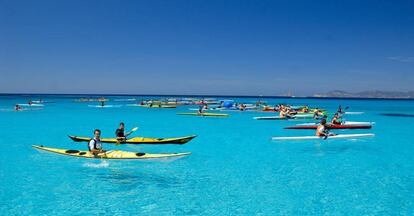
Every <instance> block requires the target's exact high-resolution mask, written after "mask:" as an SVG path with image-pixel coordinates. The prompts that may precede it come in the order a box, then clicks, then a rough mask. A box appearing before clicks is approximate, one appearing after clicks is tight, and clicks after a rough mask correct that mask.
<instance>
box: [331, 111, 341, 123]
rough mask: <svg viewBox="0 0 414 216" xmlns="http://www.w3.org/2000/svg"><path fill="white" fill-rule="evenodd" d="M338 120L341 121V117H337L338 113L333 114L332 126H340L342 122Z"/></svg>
mask: <svg viewBox="0 0 414 216" xmlns="http://www.w3.org/2000/svg"><path fill="white" fill-rule="evenodd" d="M340 119H341V116H339V113H335V115H334V116H333V118H332V124H335V125H341V124H342V122H341V120H340Z"/></svg>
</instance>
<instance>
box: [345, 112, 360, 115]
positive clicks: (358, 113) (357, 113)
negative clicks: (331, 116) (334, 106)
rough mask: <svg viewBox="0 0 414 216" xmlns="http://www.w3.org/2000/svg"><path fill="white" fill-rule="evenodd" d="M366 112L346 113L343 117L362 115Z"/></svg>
mask: <svg viewBox="0 0 414 216" xmlns="http://www.w3.org/2000/svg"><path fill="white" fill-rule="evenodd" d="M362 114H364V112H344V113H342V115H362Z"/></svg>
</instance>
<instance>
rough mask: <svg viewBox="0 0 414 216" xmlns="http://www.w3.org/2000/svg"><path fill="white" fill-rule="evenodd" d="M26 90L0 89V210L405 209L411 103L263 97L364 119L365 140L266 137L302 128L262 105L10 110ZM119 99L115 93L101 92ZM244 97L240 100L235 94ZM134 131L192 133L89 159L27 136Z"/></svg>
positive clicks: (63, 140)
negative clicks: (213, 110) (222, 112)
mask: <svg viewBox="0 0 414 216" xmlns="http://www.w3.org/2000/svg"><path fill="white" fill-rule="evenodd" d="M27 98H28V97H27V96H0V109H1V110H2V111H0V119H1V121H0V131H1V136H0V179H1V182H0V212H1V215H68V214H70V215H82V214H100V215H104V214H108V215H137V214H149V215H321V214H326V215H413V214H414V172H413V170H414V157H413V153H414V140H413V138H412V135H413V132H414V123H413V120H414V118H404V117H387V116H380V115H378V114H379V113H390V112H398V113H408V114H414V101H402V100H394V101H391V100H316V99H265V100H266V101H267V102H268V103H272V104H273V103H280V102H287V103H291V104H298V105H299V104H309V105H312V106H316V105H317V106H319V107H323V108H327V109H329V110H332V111H333V110H335V109H336V107H337V106H338V105H339V104H342V105H343V106H350V107H351V108H350V110H349V111H362V112H365V114H364V115H353V116H348V117H347V118H346V119H347V120H353V121H374V122H376V125H375V126H374V128H373V129H372V130H352V131H337V132H338V133H375V134H376V136H375V137H374V138H366V139H355V140H329V139H328V140H326V141H286V142H280V141H279V142H275V141H271V140H270V138H271V137H272V136H300V135H312V134H313V133H314V131H303V130H297V131H295V130H284V129H283V127H285V126H288V125H293V124H296V123H300V122H297V121H257V120H253V119H252V117H254V116H264V115H274V114H272V113H252V112H245V113H236V112H232V113H230V114H231V116H230V117H228V118H205V117H193V116H178V115H176V113H177V112H188V108H189V107H188V106H183V107H179V108H177V109H145V108H139V107H128V106H125V104H128V103H132V102H113V101H111V102H108V104H120V105H124V106H122V107H119V108H105V109H99V108H92V107H88V105H91V104H97V103H75V102H73V99H75V97H70V96H61V97H49V98H46V97H44V98H43V99H44V100H49V101H55V102H56V103H54V104H46V105H45V107H44V109H43V110H39V111H27V112H12V111H7V110H4V109H9V108H12V107H13V105H14V104H15V103H24V102H26V101H27ZM110 98H111V99H115V98H128V97H127V96H124V97H110ZM236 100H238V101H242V102H254V99H251V98H239V99H237V98H236ZM120 121H124V122H125V123H126V126H127V129H128V128H129V129H130V128H132V127H134V126H138V127H139V128H140V129H139V130H138V131H137V132H136V133H135V134H134V135H137V136H147V137H175V136H185V135H192V134H196V135H198V137H197V138H196V139H194V140H193V141H191V142H189V143H187V144H185V145H163V146H149V145H138V146H131V145H123V146H113V145H110V144H106V145H105V148H109V149H110V148H114V147H115V148H120V149H122V150H128V151H141V152H148V153H172V152H187V151H191V152H192V155H190V156H188V157H185V158H180V159H178V160H171V159H169V160H156V161H128V162H127V161H109V162H105V161H100V160H87V159H82V158H74V157H65V156H60V155H55V154H51V153H44V152H39V151H37V150H35V149H32V148H31V145H32V144H41V145H44V146H49V147H56V148H68V149H86V143H74V142H72V141H71V140H70V139H69V138H67V137H66V135H69V134H71V135H79V136H91V134H92V131H93V129H95V128H100V129H101V130H102V132H103V134H102V136H104V137H112V136H113V135H114V130H115V129H116V127H117V125H118V123H119V122H120Z"/></svg>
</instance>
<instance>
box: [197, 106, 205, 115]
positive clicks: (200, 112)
mask: <svg viewBox="0 0 414 216" xmlns="http://www.w3.org/2000/svg"><path fill="white" fill-rule="evenodd" d="M203 109H204V106H199V107H198V114H202V113H203Z"/></svg>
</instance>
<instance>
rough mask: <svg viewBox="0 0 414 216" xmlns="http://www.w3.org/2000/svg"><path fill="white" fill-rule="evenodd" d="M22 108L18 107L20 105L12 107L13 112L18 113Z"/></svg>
mask: <svg viewBox="0 0 414 216" xmlns="http://www.w3.org/2000/svg"><path fill="white" fill-rule="evenodd" d="M21 109H22V108H21V107H20V105H19V104H16V106H14V110H16V111H19V110H21Z"/></svg>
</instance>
